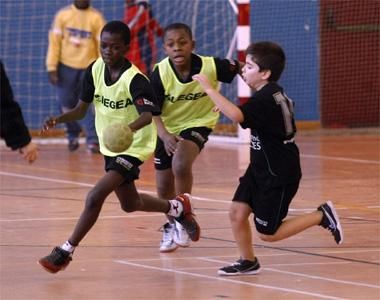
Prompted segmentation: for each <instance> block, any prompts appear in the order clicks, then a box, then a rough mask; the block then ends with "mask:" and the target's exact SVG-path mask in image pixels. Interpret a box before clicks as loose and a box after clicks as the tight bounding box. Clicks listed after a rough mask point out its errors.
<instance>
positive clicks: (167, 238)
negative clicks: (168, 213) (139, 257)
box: [160, 223, 178, 252]
mask: <svg viewBox="0 0 380 300" xmlns="http://www.w3.org/2000/svg"><path fill="white" fill-rule="evenodd" d="M163 231H164V233H163V235H162V240H161V243H160V252H172V251H174V250H176V249H177V248H178V245H177V244H176V243H175V242H174V240H173V235H174V231H175V225H174V224H170V223H166V224H165V225H164V227H163Z"/></svg>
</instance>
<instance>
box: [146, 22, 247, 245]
mask: <svg viewBox="0 0 380 300" xmlns="http://www.w3.org/2000/svg"><path fill="white" fill-rule="evenodd" d="M163 46H164V50H165V53H166V55H167V56H168V57H166V58H165V59H163V60H162V61H161V62H159V63H158V64H157V65H156V66H155V68H154V70H153V73H152V74H151V76H150V78H151V83H152V86H153V88H154V91H155V93H156V95H157V99H158V104H159V106H160V108H161V112H162V113H161V115H160V116H155V117H154V120H155V122H156V125H157V130H158V141H157V147H156V150H155V157H154V162H155V168H156V180H157V193H158V196H159V197H160V198H164V199H172V198H173V196H175V195H176V194H180V193H191V189H192V186H193V173H192V166H193V163H194V161H195V159H196V158H197V156H198V155H199V153H200V151H201V150H202V149H203V147H204V146H205V144H206V142H207V140H208V136H209V134H210V133H211V131H212V130H213V129H214V127H215V125H216V123H217V121H218V119H219V113H217V112H214V111H213V107H214V104H213V102H212V101H211V100H210V98H209V96H208V95H207V94H206V93H204V92H203V91H202V89H201V87H200V86H199V85H198V83H197V82H196V81H194V80H193V79H192V76H193V75H194V74H197V73H201V74H204V75H205V76H207V77H208V78H210V80H211V82H212V86H213V87H214V88H216V87H217V86H218V81H221V82H227V83H230V82H231V81H232V80H233V79H234V77H235V76H236V74H238V73H239V71H240V64H239V62H238V61H231V60H228V59H219V58H215V57H206V56H200V55H197V54H195V53H193V51H194V48H195V42H194V41H193V36H192V32H191V29H190V28H189V26H187V25H186V24H183V23H173V24H170V25H169V26H167V27H166V28H165V30H164V37H163ZM168 220H169V222H168V223H166V224H165V225H164V227H163V228H164V232H163V238H162V241H161V244H160V252H170V251H174V250H176V249H177V247H178V246H182V247H187V246H189V245H190V241H189V238H188V236H187V234H186V231H185V230H183V228H182V226H181V225H180V224H178V223H177V222H175V221H174V220H173V218H170V217H169V218H168Z"/></svg>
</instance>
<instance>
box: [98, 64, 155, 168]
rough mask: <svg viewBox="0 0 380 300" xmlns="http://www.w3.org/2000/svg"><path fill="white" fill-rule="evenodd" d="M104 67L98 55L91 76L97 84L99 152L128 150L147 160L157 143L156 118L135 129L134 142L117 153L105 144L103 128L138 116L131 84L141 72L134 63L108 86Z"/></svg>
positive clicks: (108, 154) (133, 154) (126, 152)
mask: <svg viewBox="0 0 380 300" xmlns="http://www.w3.org/2000/svg"><path fill="white" fill-rule="evenodd" d="M105 67H106V66H105V64H104V62H103V60H102V59H101V58H98V59H97V61H96V62H95V63H94V64H93V66H92V77H93V81H94V86H95V92H94V101H93V103H94V106H95V127H96V132H97V134H98V138H99V146H100V152H101V153H102V154H103V155H106V156H116V155H120V154H126V155H130V156H133V157H136V158H138V159H139V160H141V161H145V160H147V159H148V158H149V157H150V156H151V155H152V154H153V151H154V148H155V147H156V140H157V130H156V127H155V125H154V122H152V123H151V124H149V125H147V126H145V127H143V128H141V129H139V130H137V132H136V133H134V135H133V142H132V145H131V146H130V147H129V148H128V149H127V150H126V151H125V152H122V153H114V152H111V151H109V150H108V149H107V148H106V147H105V146H104V142H103V133H102V132H103V129H104V128H105V127H107V126H108V125H110V124H112V123H117V122H120V123H123V122H124V123H126V124H130V123H131V122H133V121H134V120H136V119H137V118H138V117H139V113H138V111H137V109H136V106H135V105H134V103H133V100H132V95H131V92H130V90H131V89H130V85H131V82H132V79H133V78H134V77H135V76H136V75H137V74H142V73H141V72H140V70H139V69H138V68H137V67H136V66H134V65H133V64H132V66H131V67H130V68H129V69H128V70H126V71H125V72H124V73H123V74H122V75H121V76H120V78H119V79H118V81H117V82H115V83H113V84H112V85H110V86H107V85H106V83H105V82H104V71H105ZM142 75H143V74H142ZM143 76H145V75H143ZM120 138H122V137H120Z"/></svg>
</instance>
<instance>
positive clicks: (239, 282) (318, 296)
mask: <svg viewBox="0 0 380 300" xmlns="http://www.w3.org/2000/svg"><path fill="white" fill-rule="evenodd" d="M113 262H115V263H118V264H123V265H129V266H134V267H138V268H144V269H150V270H155V271H162V272H168V273H175V274H182V275H188V276H193V277H200V278H205V279H212V280H217V281H224V282H228V283H234V284H240V285H248V286H251V287H258V288H264V289H269V290H276V291H281V292H287V293H295V294H301V295H306V296H313V297H317V298H321V299H335V300H343V299H345V298H339V297H333V296H328V295H323V294H319V293H311V292H305V291H301V290H296V289H288V288H282V287H278V286H272V285H265V284H258V283H252V282H245V281H239V280H234V279H229V278H224V277H216V276H209V275H203V274H198V273H192V272H185V271H180V270H174V269H168V268H159V267H153V266H148V265H142V264H136V263H132V262H129V261H126V260H114V261H113Z"/></svg>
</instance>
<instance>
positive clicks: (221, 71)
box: [150, 53, 240, 109]
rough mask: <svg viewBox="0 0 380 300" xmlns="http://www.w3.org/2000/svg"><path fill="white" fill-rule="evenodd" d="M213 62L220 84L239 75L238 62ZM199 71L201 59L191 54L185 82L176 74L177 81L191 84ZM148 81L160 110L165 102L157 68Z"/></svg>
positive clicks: (217, 59)
mask: <svg viewBox="0 0 380 300" xmlns="http://www.w3.org/2000/svg"><path fill="white" fill-rule="evenodd" d="M214 62H215V66H216V76H217V80H218V81H220V82H226V83H230V82H232V80H233V79H234V78H235V76H236V74H238V73H239V70H240V66H239V62H238V61H235V60H229V59H220V58H217V57H214ZM170 64H171V66H172V69H173V71H174V72H175V73H176V71H175V68H174V66H173V64H172V62H170ZM201 69H202V59H201V58H200V57H199V56H198V55H196V54H194V53H193V54H192V55H191V70H190V73H189V76H188V78H187V79H186V80H182V79H181V78H180V76H178V74H177V73H176V75H177V79H178V81H180V82H182V83H186V82H191V81H193V79H192V76H193V75H195V74H198V73H199V72H200V70H201ZM150 81H151V84H152V86H153V89H154V91H155V93H156V96H157V101H158V102H157V103H158V105H159V107H160V109H162V106H163V103H164V100H165V90H164V87H163V84H162V82H161V77H160V74H159V70H158V68H154V70H153V72H152V74H151V75H150Z"/></svg>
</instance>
